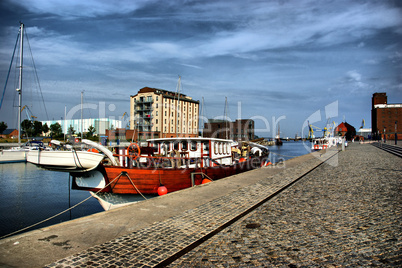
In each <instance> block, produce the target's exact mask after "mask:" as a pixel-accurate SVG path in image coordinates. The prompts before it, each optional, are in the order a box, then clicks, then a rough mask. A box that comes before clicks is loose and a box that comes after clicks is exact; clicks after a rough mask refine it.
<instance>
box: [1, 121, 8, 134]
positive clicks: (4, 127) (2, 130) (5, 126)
mask: <svg viewBox="0 0 402 268" xmlns="http://www.w3.org/2000/svg"><path fill="white" fill-rule="evenodd" d="M7 127H8V126H7V124H6V123H4V122H0V134H3V132H4V130H6V129H7Z"/></svg>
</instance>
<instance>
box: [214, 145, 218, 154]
mask: <svg viewBox="0 0 402 268" xmlns="http://www.w3.org/2000/svg"><path fill="white" fill-rule="evenodd" d="M214 154H218V143H217V142H214Z"/></svg>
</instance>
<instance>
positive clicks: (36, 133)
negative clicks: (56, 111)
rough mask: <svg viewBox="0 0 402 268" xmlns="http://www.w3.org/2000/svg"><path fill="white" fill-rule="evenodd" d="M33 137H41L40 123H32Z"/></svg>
mask: <svg viewBox="0 0 402 268" xmlns="http://www.w3.org/2000/svg"><path fill="white" fill-rule="evenodd" d="M32 134H33V135H32V136H41V135H42V122H39V121H34V122H33V133H32Z"/></svg>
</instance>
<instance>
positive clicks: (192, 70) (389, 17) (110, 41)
mask: <svg viewBox="0 0 402 268" xmlns="http://www.w3.org/2000/svg"><path fill="white" fill-rule="evenodd" d="M19 21H22V22H23V23H24V24H25V26H26V31H27V33H28V37H29V43H30V46H31V50H32V54H33V57H34V61H35V65H36V68H37V73H38V77H39V80H40V86H41V91H42V93H43V98H44V100H45V104H46V109H47V114H48V117H49V119H60V118H62V117H64V111H65V107H67V111H69V110H71V109H72V108H73V107H74V106H76V105H79V103H80V98H81V96H80V94H81V91H84V101H85V102H87V103H94V104H97V105H98V106H99V107H105V108H104V109H103V110H104V115H105V116H107V117H112V118H116V119H118V118H121V117H122V115H123V114H124V112H127V113H129V97H130V95H134V94H136V93H137V91H138V90H139V89H140V88H142V87H145V86H148V87H154V88H162V89H167V90H172V91H175V90H176V85H177V81H178V75H180V76H181V77H182V80H181V81H182V93H184V94H186V95H189V96H191V97H192V98H193V99H196V100H200V101H201V100H202V98H204V104H205V105H204V111H205V113H204V115H205V116H206V117H209V118H216V117H219V116H222V115H223V113H224V106H225V97H227V99H228V105H229V117H230V118H231V119H232V120H235V119H237V118H239V117H241V118H243V119H244V118H253V119H255V122H256V128H257V134H258V135H260V136H272V135H273V132H275V131H276V130H275V127H274V125H275V122H278V121H279V122H280V130H281V136H290V137H294V135H295V134H296V133H297V134H299V135H301V134H302V131H304V135H305V134H306V132H307V129H306V128H304V129H303V126H305V122H306V120H307V119H310V121H311V122H312V123H313V124H314V125H316V126H318V127H324V125H325V123H326V121H327V119H328V118H327V117H328V116H330V117H331V119H330V121H335V122H337V123H340V122H342V121H343V120H344V119H345V120H346V121H347V122H348V123H350V124H352V125H353V126H355V127H356V128H357V129H358V128H359V127H360V124H361V121H362V119H364V120H365V121H366V127H367V126H368V127H370V126H371V120H370V114H371V113H370V111H371V97H372V94H373V93H374V92H386V93H387V95H388V101H389V103H402V1H396V0H395V1H387V0H381V1H359V0H356V1H349V0H347V1H342V0H339V1H326V0H323V1H305V0H299V1H296V0H294V1H282V0H281V1H257V0H256V1H236V0H234V1H233V0H230V1H219V0H218V1H185V0H183V1H162V0H161V1H157V0H155V1H152V0H150V1H141V0H139V1H128V0H126V1H125V0H120V1H106V0H90V1H82V0H81V1H76V0H71V1H65V0H64V1H61V0H60V1H59V0H55V1H49V0H35V1H29V0H18V1H17V0H3V1H1V2H0V85H1V88H3V87H4V84H5V80H6V75H7V71H8V67H9V64H10V60H11V54H12V51H13V47H14V43H15V40H16V37H17V33H18V27H19ZM24 68H25V70H26V71H27V72H28V71H30V70H32V63H31V62H29V60H26V61H25V64H24ZM24 75H25V74H24ZM32 76H33V75H29V74H28V75H26V78H29V77H32ZM12 77H13V76H12ZM24 87H25V90H24V95H23V96H24V105H28V106H29V107H30V109H31V111H32V113H33V114H34V115H35V116H37V117H38V120H47V116H46V114H45V113H44V109H43V105H42V104H41V103H40V98H38V96H39V90H38V88H36V89H35V87H34V86H31V84H28V82H27V84H26V85H25V86H24ZM31 88H32V92H31V93H29V92H28V90H31ZM15 98H16V97H15V89H14V84H13V83H11V86H10V87H8V88H7V91H6V95H5V101H4V104H3V107H2V108H1V110H0V121H6V122H7V123H8V125H9V127H16V123H15V121H16V112H15V111H14V110H15V108H14V109H13V106H15V104H16V99H15ZM326 107H327V108H328V107H331V109H330V110H331V112H328V109H327V113H328V115H326V113H325V109H326ZM317 111H320V112H321V113H320V116H318V117H317V116H316V115H317ZM102 113H103V112H102ZM98 115H99V111H96V110H89V111H85V112H84V117H92V118H93V117H98ZM311 115H315V116H313V117H312V116H311ZM77 116H78V115H77ZM24 118H26V115H23V119H24ZM303 124H304V125H303Z"/></svg>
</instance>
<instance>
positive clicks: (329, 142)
mask: <svg viewBox="0 0 402 268" xmlns="http://www.w3.org/2000/svg"><path fill="white" fill-rule="evenodd" d="M338 140H339V139H338V138H335V137H329V138H317V139H313V141H312V143H311V150H312V151H319V150H324V149H328V148H330V147H332V146H336V145H337V144H338Z"/></svg>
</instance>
